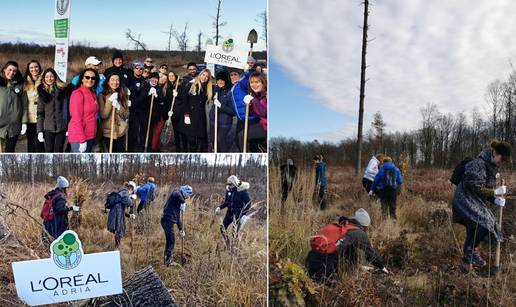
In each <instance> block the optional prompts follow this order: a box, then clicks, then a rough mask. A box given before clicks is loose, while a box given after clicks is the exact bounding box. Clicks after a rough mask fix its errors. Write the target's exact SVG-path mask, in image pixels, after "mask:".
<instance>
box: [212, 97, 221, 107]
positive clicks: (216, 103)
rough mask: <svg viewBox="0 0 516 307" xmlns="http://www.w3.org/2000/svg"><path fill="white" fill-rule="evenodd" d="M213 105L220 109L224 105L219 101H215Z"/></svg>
mask: <svg viewBox="0 0 516 307" xmlns="http://www.w3.org/2000/svg"><path fill="white" fill-rule="evenodd" d="M213 104H214V105H215V106H216V107H217V108H219V109H220V108H221V107H222V104H221V103H220V101H219V100H218V99H215V100H213Z"/></svg>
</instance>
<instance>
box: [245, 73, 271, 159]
mask: <svg viewBox="0 0 516 307" xmlns="http://www.w3.org/2000/svg"><path fill="white" fill-rule="evenodd" d="M249 90H250V94H249V95H247V96H245V97H244V102H245V103H249V104H251V105H250V110H251V112H250V114H254V115H256V116H258V122H249V127H248V130H247V143H248V144H249V151H250V152H267V77H266V76H265V74H263V73H260V72H254V73H253V74H252V75H251V76H250V77H249ZM238 139H239V142H240V144H243V143H244V130H242V131H240V133H239V134H238Z"/></svg>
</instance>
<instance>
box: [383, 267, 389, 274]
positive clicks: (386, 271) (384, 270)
mask: <svg viewBox="0 0 516 307" xmlns="http://www.w3.org/2000/svg"><path fill="white" fill-rule="evenodd" d="M382 272H384V273H385V274H390V273H389V270H387V268H386V267H383V269H382Z"/></svg>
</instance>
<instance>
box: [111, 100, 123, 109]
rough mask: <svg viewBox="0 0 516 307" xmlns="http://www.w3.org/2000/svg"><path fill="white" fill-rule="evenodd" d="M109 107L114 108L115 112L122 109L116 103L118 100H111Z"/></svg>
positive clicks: (118, 103)
mask: <svg viewBox="0 0 516 307" xmlns="http://www.w3.org/2000/svg"><path fill="white" fill-rule="evenodd" d="M111 105H112V106H113V108H115V109H116V110H117V111H120V109H121V108H122V106H121V105H120V102H118V100H113V101H111Z"/></svg>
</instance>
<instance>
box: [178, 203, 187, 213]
mask: <svg viewBox="0 0 516 307" xmlns="http://www.w3.org/2000/svg"><path fill="white" fill-rule="evenodd" d="M179 209H181V211H185V210H186V204H185V203H182V204H181V206H179Z"/></svg>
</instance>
